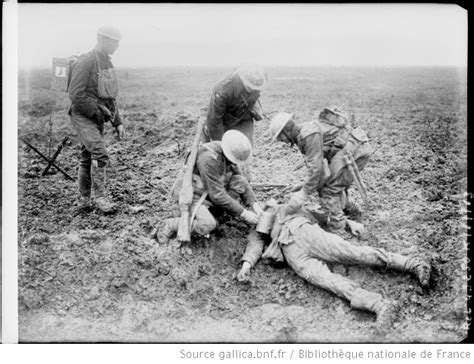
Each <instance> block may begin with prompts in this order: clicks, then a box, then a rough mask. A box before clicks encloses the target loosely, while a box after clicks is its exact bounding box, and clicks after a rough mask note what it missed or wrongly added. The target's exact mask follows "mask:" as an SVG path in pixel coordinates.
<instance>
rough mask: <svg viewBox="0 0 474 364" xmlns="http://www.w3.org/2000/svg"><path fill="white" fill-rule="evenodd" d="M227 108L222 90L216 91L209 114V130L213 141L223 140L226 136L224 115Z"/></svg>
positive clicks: (212, 97)
mask: <svg viewBox="0 0 474 364" xmlns="http://www.w3.org/2000/svg"><path fill="white" fill-rule="evenodd" d="M226 108H227V101H226V96H225V94H224V93H222V91H221V90H220V89H217V90H214V92H213V94H212V96H211V102H210V105H209V110H208V112H207V129H208V131H209V136H210V137H211V140H221V139H222V135H224V115H225V111H226Z"/></svg>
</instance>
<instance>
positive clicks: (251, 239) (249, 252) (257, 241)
mask: <svg viewBox="0 0 474 364" xmlns="http://www.w3.org/2000/svg"><path fill="white" fill-rule="evenodd" d="M247 240H248V243H247V247H246V248H245V253H244V255H243V256H242V258H241V259H240V261H241V262H248V263H249V264H250V266H251V267H255V264H257V262H258V260H259V259H260V257H261V256H262V252H263V247H264V244H265V243H264V241H263V239H262V237H261V236H260V234H259V233H258V232H257V231H255V230H251V231H250V232H249V234H248V236H247Z"/></svg>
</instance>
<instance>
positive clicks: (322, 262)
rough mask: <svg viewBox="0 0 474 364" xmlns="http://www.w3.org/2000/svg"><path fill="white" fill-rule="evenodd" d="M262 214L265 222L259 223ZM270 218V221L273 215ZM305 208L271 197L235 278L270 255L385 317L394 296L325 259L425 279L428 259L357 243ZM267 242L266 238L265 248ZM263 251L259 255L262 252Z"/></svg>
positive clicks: (392, 307)
mask: <svg viewBox="0 0 474 364" xmlns="http://www.w3.org/2000/svg"><path fill="white" fill-rule="evenodd" d="M262 220H266V224H265V223H264V224H262V222H263V221H262ZM272 220H273V221H272ZM315 221H316V219H315V218H314V217H313V216H312V214H311V213H310V212H309V210H306V209H304V208H303V209H299V210H294V209H291V207H290V206H288V205H286V206H285V205H277V203H276V201H275V200H270V201H268V202H267V204H266V206H265V212H264V213H263V214H262V216H261V218H260V222H259V224H258V225H257V231H256V230H253V231H252V232H251V233H250V234H249V242H248V245H247V248H246V250H245V253H244V255H243V257H242V259H241V261H242V262H243V263H242V268H241V270H240V272H239V273H238V275H237V279H238V280H239V281H241V282H242V281H247V280H249V276H250V269H251V268H252V267H254V266H255V264H256V263H257V261H258V259H259V258H260V257H261V256H262V257H263V258H270V259H273V260H275V261H277V262H278V261H279V262H283V261H284V260H286V262H287V263H288V265H289V266H290V267H291V268H292V269H293V270H294V271H295V272H296V273H297V274H298V275H299V276H300V277H302V278H303V279H305V280H307V281H308V282H310V283H312V284H314V285H315V286H317V287H320V288H324V289H326V290H328V291H330V292H332V293H334V294H336V295H337V296H339V297H341V298H345V299H346V300H348V301H349V302H350V305H351V307H352V308H356V309H360V310H367V311H370V312H373V313H375V314H376V315H377V321H379V322H381V323H386V321H387V320H390V319H391V317H392V316H393V314H394V313H395V312H396V310H397V308H398V307H397V303H396V301H392V300H388V299H384V298H383V297H382V295H381V294H379V293H375V292H370V291H367V290H365V289H363V288H362V287H361V286H360V285H359V284H358V283H357V282H354V281H353V280H351V279H349V278H347V277H344V276H342V275H339V274H336V273H333V272H331V271H330V270H329V268H328V266H327V264H326V263H336V264H347V265H366V266H370V267H380V268H389V269H394V270H399V271H404V272H410V273H413V274H414V275H416V276H417V277H418V280H419V282H420V284H421V286H422V287H427V286H428V285H429V280H430V274H431V265H430V264H429V263H427V262H426V261H424V260H421V259H419V258H416V257H409V256H403V255H400V254H396V253H390V252H387V251H385V250H384V249H381V248H373V247H370V246H356V245H353V244H351V243H350V242H348V241H346V240H344V239H342V238H341V237H340V236H338V235H336V234H332V233H329V232H326V231H324V230H323V229H322V228H321V227H319V225H318V224H317V223H315ZM266 243H270V245H269V246H268V248H267V249H266V250H265V252H263V250H264V247H265V245H266ZM262 252H263V255H262Z"/></svg>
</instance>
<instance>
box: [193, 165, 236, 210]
mask: <svg viewBox="0 0 474 364" xmlns="http://www.w3.org/2000/svg"><path fill="white" fill-rule="evenodd" d="M196 164H197V166H198V170H199V174H200V176H201V178H202V180H203V183H204V185H205V186H206V188H207V191H208V193H209V199H210V200H211V201H212V203H213V204H214V205H216V206H220V207H222V208H223V209H225V210H227V211H229V212H231V213H232V214H234V215H237V216H240V215H241V214H242V212H243V211H244V208H243V207H242V206H241V205H240V203H238V202H237V201H236V200H234V199H233V198H232V197H231V196H230V195H229V194H228V193H227V191H226V189H225V187H224V177H223V171H221V170H219V168H218V166H217V164H216V163H213V160H211V159H207V158H198V160H197V161H196Z"/></svg>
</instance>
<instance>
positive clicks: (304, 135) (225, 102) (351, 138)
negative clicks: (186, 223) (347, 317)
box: [69, 27, 431, 324]
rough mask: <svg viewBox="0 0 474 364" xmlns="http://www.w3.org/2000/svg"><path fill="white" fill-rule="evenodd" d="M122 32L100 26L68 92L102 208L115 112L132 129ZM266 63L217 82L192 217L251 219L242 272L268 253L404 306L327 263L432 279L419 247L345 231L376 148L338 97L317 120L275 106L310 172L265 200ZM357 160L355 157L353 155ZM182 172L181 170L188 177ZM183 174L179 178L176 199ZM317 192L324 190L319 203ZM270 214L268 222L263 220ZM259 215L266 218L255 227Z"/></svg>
mask: <svg viewBox="0 0 474 364" xmlns="http://www.w3.org/2000/svg"><path fill="white" fill-rule="evenodd" d="M120 39H121V35H120V31H119V30H118V29H116V28H113V27H101V28H100V29H99V30H98V34H97V46H96V47H95V49H93V50H92V51H91V52H89V53H87V54H85V55H82V56H81V57H80V58H79V60H78V61H77V64H76V65H75V67H74V68H73V70H72V77H71V80H70V86H69V95H70V98H71V101H72V105H71V108H70V111H69V114H70V117H71V121H72V123H73V126H74V127H75V129H76V131H77V133H78V136H79V139H80V141H81V143H82V152H81V160H80V165H79V192H80V198H79V207H80V208H83V207H84V206H90V204H91V202H92V199H91V190H92V191H93V192H94V199H93V201H94V203H95V206H96V208H97V209H99V210H101V211H103V212H110V211H112V210H113V209H114V208H115V207H116V206H115V204H114V203H112V202H111V201H109V199H108V198H107V196H106V192H105V191H106V188H105V187H106V168H107V165H108V163H109V161H108V156H107V150H106V147H105V142H104V139H103V130H104V124H105V122H107V121H110V122H111V123H112V125H113V126H114V127H115V128H116V131H117V133H118V136H119V138H122V137H123V136H124V128H123V126H122V123H121V120H120V116H119V112H118V109H117V103H116V97H117V92H118V84H117V78H116V76H115V72H114V69H113V66H112V63H111V62H110V55H111V54H113V53H114V51H115V50H116V49H117V47H118V45H119V41H120ZM267 81H268V79H267V75H266V73H265V70H264V69H263V68H262V67H260V66H258V65H243V66H241V67H239V68H238V69H237V70H236V71H235V72H234V73H233V74H231V75H229V76H228V77H226V78H225V79H224V80H222V81H221V82H219V83H218V84H217V85H216V86H215V87H214V89H213V91H212V95H211V98H210V103H209V107H208V111H207V119H206V123H205V127H204V132H203V138H204V140H203V143H201V145H200V146H199V149H198V151H197V157H196V163H195V165H194V170H193V191H194V196H193V203H192V206H191V211H193V212H194V213H193V217H194V218H193V221H192V222H191V231H192V232H193V233H194V234H197V235H201V236H209V234H211V233H212V231H213V230H214V229H215V228H216V226H217V220H216V218H215V217H214V216H213V214H212V213H211V211H210V209H209V208H210V207H211V206H214V207H217V208H219V209H221V210H223V211H226V212H227V213H229V214H231V215H233V216H235V218H237V219H243V220H244V221H245V222H246V223H248V224H249V225H250V227H251V229H250V233H249V235H248V245H247V248H246V250H245V253H244V255H243V257H242V259H241V264H242V265H241V269H240V271H239V272H238V274H237V279H238V281H241V282H245V281H248V280H249V278H250V272H251V269H252V268H253V267H254V266H255V264H256V263H257V261H258V260H259V259H260V257H264V258H270V259H273V260H275V261H278V262H284V261H286V263H287V264H288V265H289V266H290V267H291V268H292V269H293V270H294V271H295V272H296V273H297V274H298V275H299V276H301V277H302V278H303V279H305V280H307V281H308V282H310V283H312V284H314V285H315V286H318V287H320V288H323V289H326V290H329V291H331V292H333V293H334V294H336V295H338V296H340V297H342V298H344V299H346V300H348V301H349V302H350V305H351V307H353V308H356V309H363V310H368V311H371V312H374V313H375V314H376V315H377V319H378V320H379V321H380V322H381V323H384V324H385V323H386V322H387V320H390V319H391V318H392V317H393V316H394V314H395V312H396V311H397V308H398V305H397V303H396V302H395V301H393V300H390V299H385V298H384V297H383V296H382V295H381V294H379V293H375V292H370V291H368V290H365V289H363V288H362V287H361V286H360V285H359V284H358V283H357V282H355V281H353V280H351V279H349V278H348V277H345V276H342V275H340V274H337V273H333V272H331V270H330V269H329V268H328V266H327V263H336V264H347V265H365V266H371V267H383V268H389V269H394V270H399V271H406V272H410V273H412V274H414V275H415V276H416V277H417V278H418V280H419V283H420V284H421V286H423V287H428V286H429V282H430V275H431V265H430V263H429V262H428V261H426V260H423V259H420V258H418V257H414V256H403V255H400V254H396V253H391V252H387V251H385V250H384V249H381V248H373V247H370V246H359V245H354V244H352V243H350V242H349V241H346V240H344V239H343V238H342V237H341V235H343V234H342V232H343V231H344V230H345V229H346V228H348V230H349V231H350V232H351V233H352V234H353V235H355V236H360V235H361V234H363V233H364V225H363V224H361V223H360V222H357V221H355V219H352V218H351V219H350V218H349V217H351V216H356V217H360V208H359V207H358V206H357V204H356V203H355V202H354V200H353V199H351V198H350V196H349V187H350V186H351V184H353V182H354V179H355V178H356V177H357V176H356V175H355V174H354V170H355V171H356V172H357V174H358V173H359V172H360V171H361V170H363V168H364V167H365V165H366V164H367V162H368V160H369V158H370V155H371V154H372V153H373V149H372V147H371V146H370V144H369V141H368V137H367V134H366V133H365V132H364V131H363V130H362V129H361V128H354V127H353V126H352V125H351V123H350V122H349V119H348V117H347V116H346V115H345V114H344V113H343V112H342V111H341V110H340V109H338V108H337V107H328V108H324V109H323V110H322V111H321V112H320V114H319V116H318V118H317V120H312V121H309V122H305V123H297V122H295V117H294V115H293V114H290V113H285V112H281V113H277V114H276V115H275V116H274V117H273V118H272V119H271V121H270V123H269V134H270V135H271V139H272V142H278V141H279V142H283V143H286V144H289V145H290V147H292V146H293V145H294V144H296V145H297V147H298V148H299V150H300V151H301V153H302V154H303V156H304V159H305V164H306V167H307V171H308V177H307V179H306V180H305V181H304V182H303V183H301V184H300V185H299V186H296V187H295V188H294V190H293V192H292V193H291V194H290V195H289V196H288V202H287V203H286V204H278V203H277V202H276V201H275V200H274V199H270V200H269V201H266V202H263V203H262V202H259V201H257V198H256V195H255V193H254V191H253V189H252V184H251V182H250V180H251V178H250V176H251V174H252V173H251V168H250V165H251V161H252V156H253V151H254V149H255V140H254V126H255V122H258V121H260V120H262V119H263V112H262V109H261V105H260V102H259V98H260V93H261V92H262V91H264V90H265V88H266V86H267ZM348 161H349V163H348ZM180 178H181V179H182V177H180ZM181 183H182V180H178V181H177V183H176V184H175V189H174V191H173V197H174V199H175V201H178V194H179V190H180V184H181ZM310 197H316V198H317V200H318V201H319V205H317V206H316V205H314V204H313V203H312V202H311V201H312V200H314V199H311V198H310ZM263 219H265V224H260V222H262V221H263ZM257 224H258V226H259V228H257ZM178 225H179V217H173V218H169V219H166V220H165V221H164V222H163V223H162V225H161V227H160V229H159V230H158V232H157V234H156V238H157V240H158V241H159V243H161V244H166V243H168V242H169V240H170V239H172V238H173V237H174V235H175V234H176V233H177V231H178Z"/></svg>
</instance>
